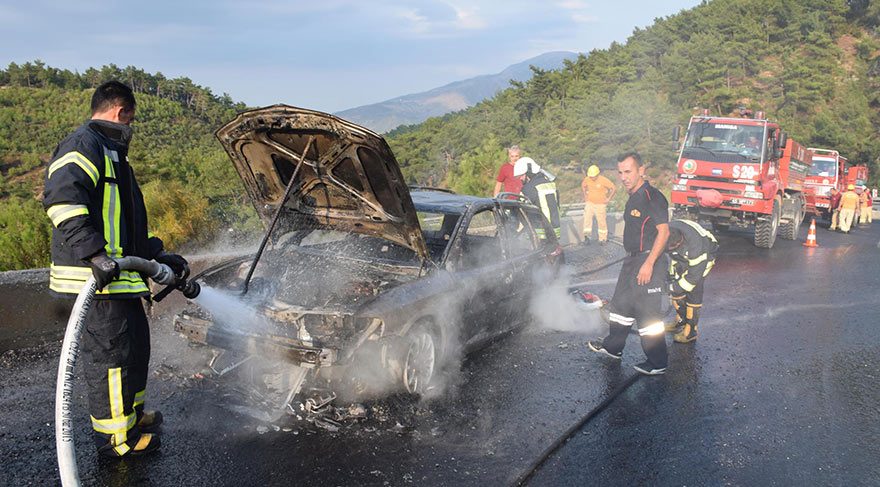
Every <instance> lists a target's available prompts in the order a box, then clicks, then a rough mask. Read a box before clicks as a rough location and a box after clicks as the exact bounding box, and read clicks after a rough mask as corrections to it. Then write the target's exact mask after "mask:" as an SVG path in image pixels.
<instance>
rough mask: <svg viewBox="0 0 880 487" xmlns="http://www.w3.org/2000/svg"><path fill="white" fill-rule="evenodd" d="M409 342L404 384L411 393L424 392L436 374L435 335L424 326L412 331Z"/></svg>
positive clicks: (404, 369) (404, 368)
mask: <svg viewBox="0 0 880 487" xmlns="http://www.w3.org/2000/svg"><path fill="white" fill-rule="evenodd" d="M407 342H408V347H407V351H406V356H405V359H404V361H403V385H404V387H406V391H407V392H409V393H410V394H423V393H424V392H425V391H426V390H427V389H428V385H429V384H430V383H431V379H432V378H433V376H434V366H435V365H436V361H437V347H436V342H435V340H434V336H433V335H432V334H431V333H430V332H429V331H428V330H427V329H426V328H425V327H422V326H419V327H417V328H415V329H414V330H412V332H410V334H409V335H408V336H407Z"/></svg>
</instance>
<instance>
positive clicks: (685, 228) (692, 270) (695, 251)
mask: <svg viewBox="0 0 880 487" xmlns="http://www.w3.org/2000/svg"><path fill="white" fill-rule="evenodd" d="M666 251H667V252H668V253H669V257H670V261H669V277H670V285H669V290H670V293H671V296H672V306H673V307H675V315H676V320H675V322H674V323H671V324H669V325H667V326H666V331H671V332H674V333H675V335H673V337H672V339H673V340H675V341H676V342H678V343H690V342H693V341H694V340H696V339H697V323H698V322H699V321H700V310H701V309H702V307H703V281H704V280H705V278H706V276H707V275H709V271H711V270H712V267H713V266H714V265H715V255H716V254H717V253H718V241H717V240H715V236H714V235H712V234H711V233H710V232H709V231H708V230H706V229H705V228H703V227H702V226H700V224H699V223H696V222H693V221H690V220H672V221H671V222H669V240H668V241H667V243H666Z"/></svg>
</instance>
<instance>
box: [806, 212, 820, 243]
mask: <svg viewBox="0 0 880 487" xmlns="http://www.w3.org/2000/svg"><path fill="white" fill-rule="evenodd" d="M818 246H819V244H817V243H816V217H813V221H811V222H810V231H809V232H807V241H806V242H804V247H818Z"/></svg>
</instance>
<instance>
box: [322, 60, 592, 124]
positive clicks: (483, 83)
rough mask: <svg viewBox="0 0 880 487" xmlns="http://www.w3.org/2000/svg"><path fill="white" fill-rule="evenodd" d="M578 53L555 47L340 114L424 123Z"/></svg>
mask: <svg viewBox="0 0 880 487" xmlns="http://www.w3.org/2000/svg"><path fill="white" fill-rule="evenodd" d="M577 57H578V54H577V53H575V52H568V51H553V52H546V53H544V54H541V55H539V56H535V57H533V58H530V59H526V60H525V61H523V62H521V63H517V64H514V65H511V66H508V67H507V68H505V69H504V70H503V71H501V72H500V73H496V74H485V75H481V76H475V77H473V78H468V79H465V80H461V81H455V82H452V83H449V84H447V85H444V86H441V87H439V88H434V89H432V90H428V91H424V92H421V93H413V94H409V95H404V96H399V97H397V98H392V99H390V100H385V101H382V102H379V103H373V104H370V105H363V106H359V107H356V108H349V109H347V110H343V111H340V112H336V113H335V115H338V116H340V117H342V118H344V119H346V120H350V121H352V122H355V123H357V124H360V125H363V126H365V127H367V128H370V129H372V130H374V131H376V132H379V133H384V132H388V131H390V130H392V129H394V128H395V127H398V126H400V125H412V124H417V123H421V122H423V121H425V120H427V119H428V118H430V117H437V116H441V115H445V114H447V113H450V112H456V111H459V110H464V109H465V108H468V107H471V106H474V105H476V104H477V103H479V102H481V101H483V100H486V99H488V98H491V97H493V96H495V94H496V93H498V92H499V91H501V90H503V89H505V88H509V87H510V81H511V80H514V81H528V80H529V79H531V77H532V75H533V74H534V73H533V71H532V70H531V66H535V67H536V68H539V69H542V70H550V69H559V68H562V67H563V66H564V61H565V60H574V59H576V58H577Z"/></svg>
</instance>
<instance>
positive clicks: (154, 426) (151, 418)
mask: <svg viewBox="0 0 880 487" xmlns="http://www.w3.org/2000/svg"><path fill="white" fill-rule="evenodd" d="M161 424H162V412H161V411H144V412H143V414H141V417H140V420H138V422H137V425H138V428H140V430H141V431H142V432H144V433H155V432H156V431H157V430H158V429H159V425H161Z"/></svg>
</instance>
